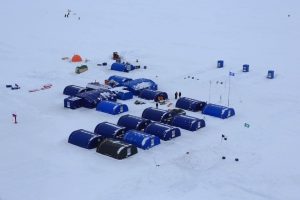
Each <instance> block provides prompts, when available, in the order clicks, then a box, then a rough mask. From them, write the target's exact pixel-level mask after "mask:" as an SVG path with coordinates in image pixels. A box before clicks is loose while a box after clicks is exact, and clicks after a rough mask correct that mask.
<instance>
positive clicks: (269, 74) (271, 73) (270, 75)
mask: <svg viewBox="0 0 300 200" xmlns="http://www.w3.org/2000/svg"><path fill="white" fill-rule="evenodd" d="M267 78H269V79H273V78H274V70H269V71H268V75H267Z"/></svg>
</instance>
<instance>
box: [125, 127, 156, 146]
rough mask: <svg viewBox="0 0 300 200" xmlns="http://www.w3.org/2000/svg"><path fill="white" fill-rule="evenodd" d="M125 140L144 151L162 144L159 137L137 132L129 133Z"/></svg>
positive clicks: (130, 131)
mask: <svg viewBox="0 0 300 200" xmlns="http://www.w3.org/2000/svg"><path fill="white" fill-rule="evenodd" d="M123 140H124V141H125V142H127V143H129V144H133V145H134V146H136V147H138V148H141V149H144V150H145V149H149V148H151V147H154V146H156V145H159V144H160V139H159V137H157V136H154V135H150V134H146V133H144V132H141V131H136V130H129V131H127V132H126V133H125V135H124V138H123Z"/></svg>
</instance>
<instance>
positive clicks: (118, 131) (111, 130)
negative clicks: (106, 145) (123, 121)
mask: <svg viewBox="0 0 300 200" xmlns="http://www.w3.org/2000/svg"><path fill="white" fill-rule="evenodd" d="M125 129H126V128H125V127H122V126H118V125H116V124H112V123H109V122H101V123H99V124H98V125H97V126H96V127H95V130H94V133H95V134H97V135H101V136H103V137H105V138H115V139H122V138H123V136H124V134H125Z"/></svg>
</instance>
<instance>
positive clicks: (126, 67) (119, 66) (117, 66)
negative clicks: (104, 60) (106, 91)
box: [110, 62, 135, 72]
mask: <svg viewBox="0 0 300 200" xmlns="http://www.w3.org/2000/svg"><path fill="white" fill-rule="evenodd" d="M110 69H111V70H115V71H120V72H129V71H131V70H134V69H135V67H134V66H133V65H131V64H130V63H117V62H115V63H113V64H112V65H111V68H110Z"/></svg>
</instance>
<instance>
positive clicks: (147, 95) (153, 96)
mask: <svg viewBox="0 0 300 200" xmlns="http://www.w3.org/2000/svg"><path fill="white" fill-rule="evenodd" d="M139 97H140V98H142V99H147V100H154V101H159V97H161V98H162V99H164V100H165V99H168V94H167V93H165V92H161V91H157V90H150V89H144V90H142V91H141V92H140V94H139Z"/></svg>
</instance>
